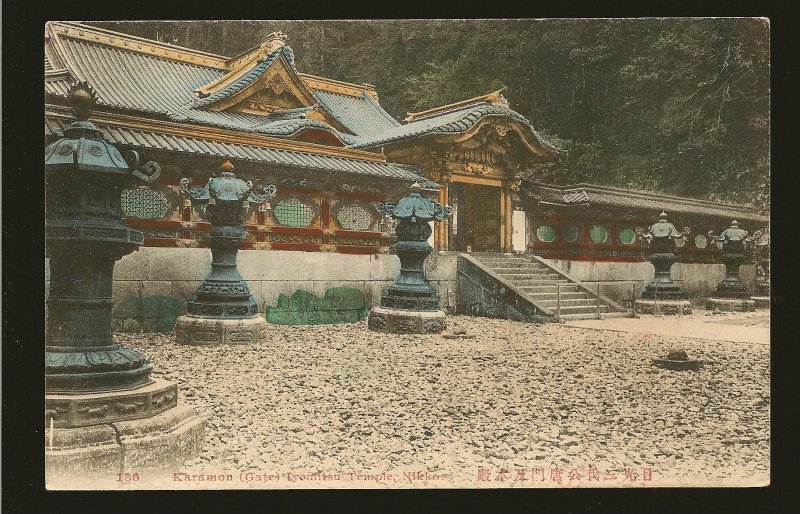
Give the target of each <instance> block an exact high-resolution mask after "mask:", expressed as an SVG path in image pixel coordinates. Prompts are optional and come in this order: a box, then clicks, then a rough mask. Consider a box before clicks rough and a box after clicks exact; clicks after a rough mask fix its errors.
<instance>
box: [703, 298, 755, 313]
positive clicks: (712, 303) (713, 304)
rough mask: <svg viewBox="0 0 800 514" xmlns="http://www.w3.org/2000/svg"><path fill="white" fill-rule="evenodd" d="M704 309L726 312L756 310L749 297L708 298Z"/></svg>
mask: <svg viewBox="0 0 800 514" xmlns="http://www.w3.org/2000/svg"><path fill="white" fill-rule="evenodd" d="M706 309H708V310H710V311H714V310H720V311H726V312H743V311H754V310H756V302H754V301H753V300H751V299H750V298H709V299H708V301H707V302H706Z"/></svg>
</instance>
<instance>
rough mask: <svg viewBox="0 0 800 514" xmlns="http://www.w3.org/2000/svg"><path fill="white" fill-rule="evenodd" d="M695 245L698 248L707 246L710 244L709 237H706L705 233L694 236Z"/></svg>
mask: <svg viewBox="0 0 800 514" xmlns="http://www.w3.org/2000/svg"><path fill="white" fill-rule="evenodd" d="M694 245H695V246H696V247H697V248H705V247H706V246H708V239H706V236H704V235H703V234H697V236H696V237H695V238H694Z"/></svg>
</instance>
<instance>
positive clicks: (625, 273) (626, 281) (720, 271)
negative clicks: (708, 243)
mask: <svg viewBox="0 0 800 514" xmlns="http://www.w3.org/2000/svg"><path fill="white" fill-rule="evenodd" d="M545 260H547V261H548V262H550V263H551V264H553V265H554V266H557V267H558V268H560V269H561V270H563V271H564V272H565V273H566V274H568V275H570V276H571V277H573V278H574V279H576V280H579V281H581V282H584V283H585V284H587V285H589V286H592V285H594V284H597V283H598V282H601V283H602V282H612V283H611V284H601V294H603V295H604V296H607V297H609V298H611V299H612V300H614V301H616V302H619V303H622V302H626V301H628V300H630V298H631V295H632V289H633V283H634V282H635V285H636V291H637V294H638V295H639V296H640V295H641V293H642V290H643V289H644V287H645V286H646V285H647V284H648V283H649V282H650V281H651V280H653V276H654V275H655V269H654V268H653V265H652V264H650V263H649V262H590V261H569V260H563V259H545ZM740 274H741V277H742V280H743V281H744V283H745V284H746V285H747V287H748V288H750V289H752V288H753V287H754V284H755V277H756V269H755V266H753V265H750V264H747V265H744V266H742V267H741V270H740ZM723 278H725V265H724V264H698V263H680V262H679V263H675V264H674V265H673V266H672V279H673V280H674V281H675V282H676V283H677V284H678V285H679V286H680V287H681V289H683V291H684V292H685V293H686V295H687V296H688V298H689V300H690V301H692V302H693V303H696V304H699V303H702V302H703V300H704V299H705V298H708V297H709V296H711V295H712V293H713V292H714V290H715V289H716V288H717V285H718V284H719V283H720V282H722V279H723ZM615 282H616V283H615Z"/></svg>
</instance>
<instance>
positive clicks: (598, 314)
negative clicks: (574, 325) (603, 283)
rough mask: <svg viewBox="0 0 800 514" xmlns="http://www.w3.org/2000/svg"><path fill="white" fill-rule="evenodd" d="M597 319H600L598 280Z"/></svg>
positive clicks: (598, 288) (598, 285)
mask: <svg viewBox="0 0 800 514" xmlns="http://www.w3.org/2000/svg"><path fill="white" fill-rule="evenodd" d="M597 319H600V282H598V283H597Z"/></svg>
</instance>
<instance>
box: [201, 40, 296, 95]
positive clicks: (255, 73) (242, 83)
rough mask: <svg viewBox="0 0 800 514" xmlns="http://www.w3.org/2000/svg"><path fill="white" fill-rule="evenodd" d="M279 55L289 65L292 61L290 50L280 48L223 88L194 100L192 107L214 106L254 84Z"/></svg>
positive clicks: (285, 47) (292, 55)
mask: <svg viewBox="0 0 800 514" xmlns="http://www.w3.org/2000/svg"><path fill="white" fill-rule="evenodd" d="M281 55H283V57H284V58H285V59H286V61H287V62H288V63H289V64H291V63H292V62H293V61H294V54H293V53H292V50H291V48H289V47H288V46H282V47H280V48H278V49H277V50H275V51H274V52H272V53H270V54H269V55H267V56H266V57H265V58H264V59H263V60H261V61H257V62H256V63H255V64H254V66H253V67H252V68H251V69H250V71H248V72H247V73H244V74H243V75H242V76H241V77H239V78H238V79H236V80H234V81H233V82H231V83H230V84H228V85H227V86H225V87H224V88H222V89H220V90H219V91H216V92H214V93H212V94H210V95H208V96H207V97H205V98H200V99H198V100H196V101H195V104H194V107H206V106H208V105H212V104H215V103H217V102H219V101H220V100H224V99H225V98H228V97H230V96H233V95H235V94H236V93H238V92H239V91H242V90H243V89H245V88H246V87H247V86H249V85H250V84H252V83H253V82H255V81H256V80H257V79H258V78H259V77H260V76H261V75H263V74H264V72H265V71H267V68H269V67H270V66H271V65H272V63H273V62H275V60H276V59H277V58H278V57H279V56H281Z"/></svg>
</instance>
